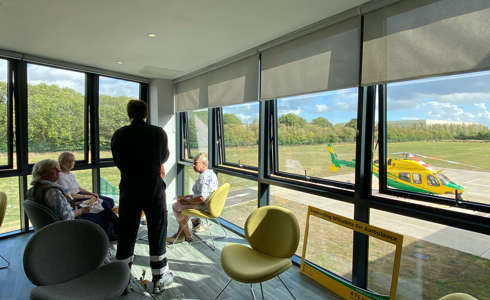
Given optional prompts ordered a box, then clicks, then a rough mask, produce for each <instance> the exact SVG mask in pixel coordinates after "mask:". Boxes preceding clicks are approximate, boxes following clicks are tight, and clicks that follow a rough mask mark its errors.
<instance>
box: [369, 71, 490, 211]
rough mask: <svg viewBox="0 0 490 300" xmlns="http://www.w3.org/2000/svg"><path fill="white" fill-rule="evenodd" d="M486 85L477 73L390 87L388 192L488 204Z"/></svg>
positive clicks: (487, 75) (486, 78) (489, 87)
mask: <svg viewBox="0 0 490 300" xmlns="http://www.w3.org/2000/svg"><path fill="white" fill-rule="evenodd" d="M489 83H490V72H478V73H470V74H461V75H454V76H445V77H437V78H429V79H421V80H413V81H408V82H402V83H393V84H388V87H387V89H388V91H387V95H388V100H387V101H388V102H387V109H388V111H387V118H388V124H387V125H388V126H387V135H388V148H387V150H388V161H387V169H388V179H387V180H388V182H387V184H388V186H389V187H391V188H395V189H401V190H406V191H411V192H418V193H424V194H432V195H437V196H442V197H447V198H452V199H454V198H456V197H457V198H460V197H461V198H462V199H464V200H468V201H474V202H481V203H485V204H490V186H489V185H488V182H490V152H489V151H488V149H489V142H490V129H489V126H490V111H489V110H490V96H489V95H490V84H489ZM375 170H376V169H375ZM402 173H405V175H403V176H402ZM456 192H457V194H458V195H456Z"/></svg>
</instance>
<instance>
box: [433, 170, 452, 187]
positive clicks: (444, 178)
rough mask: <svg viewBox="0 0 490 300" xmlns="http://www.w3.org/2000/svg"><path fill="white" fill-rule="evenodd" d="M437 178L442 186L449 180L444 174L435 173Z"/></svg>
mask: <svg viewBox="0 0 490 300" xmlns="http://www.w3.org/2000/svg"><path fill="white" fill-rule="evenodd" d="M436 176H437V178H439V180H440V181H441V183H442V184H444V185H447V184H448V183H449V182H450V181H451V180H449V178H447V177H446V176H445V175H444V174H441V173H436Z"/></svg>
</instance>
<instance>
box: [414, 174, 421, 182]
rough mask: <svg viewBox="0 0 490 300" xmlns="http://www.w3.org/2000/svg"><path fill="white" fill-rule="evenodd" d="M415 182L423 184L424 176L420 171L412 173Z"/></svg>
mask: <svg viewBox="0 0 490 300" xmlns="http://www.w3.org/2000/svg"><path fill="white" fill-rule="evenodd" d="M412 179H413V183H415V184H422V176H421V175H420V174H419V173H413V174H412Z"/></svg>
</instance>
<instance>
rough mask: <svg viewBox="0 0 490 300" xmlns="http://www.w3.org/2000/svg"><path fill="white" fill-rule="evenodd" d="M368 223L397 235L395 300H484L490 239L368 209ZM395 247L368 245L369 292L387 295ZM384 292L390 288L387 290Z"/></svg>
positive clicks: (489, 268)
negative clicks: (458, 297) (462, 299)
mask: <svg viewBox="0 0 490 300" xmlns="http://www.w3.org/2000/svg"><path fill="white" fill-rule="evenodd" d="M370 219H371V224H372V225H374V226H378V227H381V228H386V229H389V230H391V231H394V232H397V233H400V234H402V235H403V236H404V237H403V249H402V258H401V265H400V275H399V277H398V287H397V299H402V300H403V299H407V300H408V299H410V300H417V299H439V298H440V297H442V296H444V295H447V294H449V293H454V292H463V293H469V294H471V295H473V296H474V297H476V298H478V299H485V298H486V297H487V296H488V295H489V293H490V285H489V284H488V282H489V280H490V255H489V254H490V252H489V249H490V237H489V236H488V235H484V234H479V233H474V232H471V231H466V230H462V229H458V228H454V227H449V226H445V225H440V224H436V223H431V222H427V221H422V220H418V219H414V218H409V217H405V216H400V215H396V214H392V213H387V212H383V211H379V210H374V209H372V210H371V216H370ZM393 252H394V247H392V246H391V245H388V244H386V243H384V242H380V241H379V240H374V241H373V240H370V248H369V277H368V288H370V289H373V290H375V291H387V285H388V284H389V282H390V280H391V274H392V273H391V272H392V266H393V256H394V253H393ZM388 289H389V287H388Z"/></svg>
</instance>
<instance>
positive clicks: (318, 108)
mask: <svg viewBox="0 0 490 300" xmlns="http://www.w3.org/2000/svg"><path fill="white" fill-rule="evenodd" d="M326 111H328V105H326V104H316V105H315V112H316V113H322V112H326Z"/></svg>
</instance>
